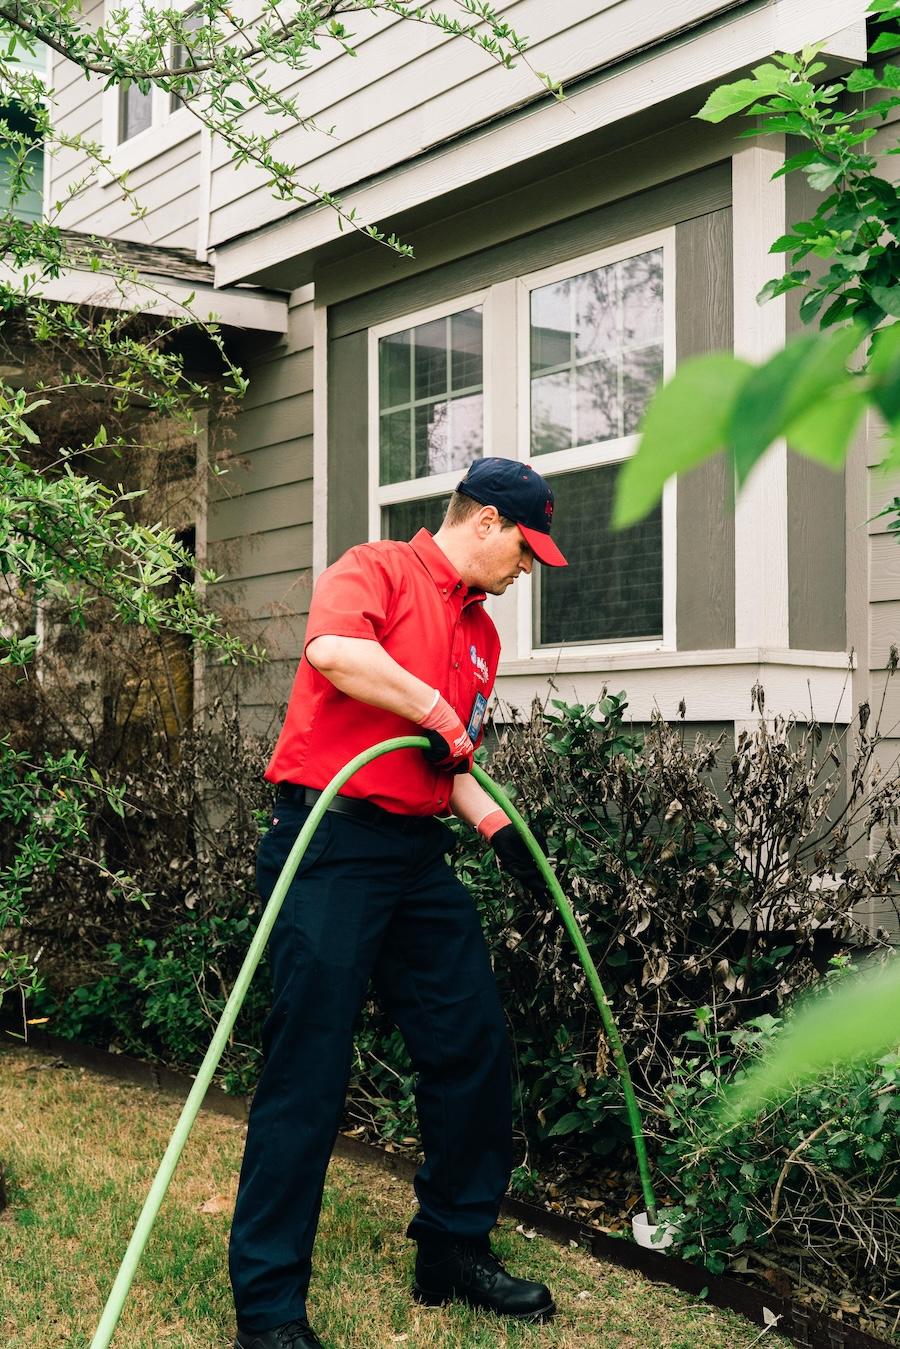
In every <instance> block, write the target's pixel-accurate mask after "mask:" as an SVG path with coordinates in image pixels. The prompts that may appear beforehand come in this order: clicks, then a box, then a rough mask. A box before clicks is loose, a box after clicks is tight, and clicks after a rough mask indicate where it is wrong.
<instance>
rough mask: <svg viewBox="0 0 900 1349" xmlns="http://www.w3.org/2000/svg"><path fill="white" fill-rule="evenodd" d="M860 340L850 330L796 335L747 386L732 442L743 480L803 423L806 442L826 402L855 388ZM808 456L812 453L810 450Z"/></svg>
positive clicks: (731, 432) (740, 400)
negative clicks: (853, 364)
mask: <svg viewBox="0 0 900 1349" xmlns="http://www.w3.org/2000/svg"><path fill="white" fill-rule="evenodd" d="M861 339H862V333H861V332H860V331H859V330H858V329H856V328H852V327H847V328H839V329H836V330H834V331H833V332H826V333H820V332H813V333H804V334H801V335H800V336H798V337H794V338H793V339H792V340H791V341H790V342H788V344H787V345H786V346H785V347H784V349H783V350H782V351H779V352H777V353H776V354H775V355H774V356H773V357H771V359H770V360H768V361H766V363H765V365H762V366H760V367H758V368H757V369H755V370H754V371H753V372H752V374H751V375H750V376H749V378H748V379H747V380H746V381H745V382H744V384H743V385H742V387H741V390H740V392H739V394H738V397H737V398H736V400H735V403H734V406H733V408H732V416H731V421H730V424H729V428H728V431H729V442H730V444H731V449H732V453H733V455H734V463H735V469H736V472H737V476H738V481H739V482H744V481H745V480H746V478H747V475H748V474H749V473H750V470H751V469H752V468H753V466H754V464H755V463H756V461H757V460H758V459H759V457H760V456H761V455H762V454H763V453H764V452H765V451H766V450H767V449H768V448H769V446H770V445H771V444H772V442H773V440H777V439H778V438H779V437H780V436H783V435H786V434H787V432H788V428H789V427H791V426H792V425H793V424H796V423H801V425H802V427H803V434H804V440H805V442H806V436H807V435H808V434H809V432H810V430H812V431H813V432H814V431H815V427H816V425H821V423H816V422H815V420H813V421H810V419H809V414H812V413H813V412H814V409H815V408H816V407H817V406H819V405H820V404H821V403H822V402H823V400H827V399H832V398H836V397H838V396H843V394H842V391H846V392H847V393H849V391H850V389H851V388H854V387H855V380H856V377H855V376H854V375H852V374H850V372H849V371H848V370H847V362H848V360H849V359H850V356H851V355H852V353H853V352H854V351H855V349H856V348H857V346H858V345H859V343H860V341H861ZM808 452H809V451H808Z"/></svg>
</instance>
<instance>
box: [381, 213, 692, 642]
mask: <svg viewBox="0 0 900 1349" xmlns="http://www.w3.org/2000/svg"><path fill="white" fill-rule="evenodd" d="M501 290H502V296H501V294H500V292H501ZM511 292H514V297H513V298H512V299H510V294H511ZM492 316H493V317H492ZM369 352H370V371H371V372H372V373H371V377H370V427H371V431H370V456H369V462H370V474H371V478H370V483H371V492H370V502H371V511H370V537H372V538H378V537H383V538H407V539H408V538H410V537H411V536H412V535H413V533H415V531H416V529H417V528H418V527H419V526H420V525H425V526H426V528H428V529H431V530H434V529H436V528H437V527H438V525H439V524H440V522H441V519H442V516H443V510H444V507H445V505H446V500H447V498H448V496H449V494H450V492H452V490H453V488H454V487H455V486H456V483H457V482H458V480H459V477H460V476H461V473H462V471H464V470H465V468H466V467H467V466H468V464H469V463H470V462H471V461H472V459H474V458H476V457H478V456H480V455H482V454H492V453H498V454H506V455H511V454H514V453H516V452H517V453H518V455H519V457H521V458H522V459H524V460H529V461H530V462H532V463H533V464H534V466H535V467H536V468H537V469H539V470H540V472H541V473H543V474H544V476H545V477H547V478H548V479H549V481H550V482H551V484H552V486H553V490H554V493H555V496H556V512H555V515H554V527H553V535H554V538H555V539H556V540H557V542H558V543H559V544H560V547H561V548H562V550H563V552H564V553H565V554H566V556H567V557H568V558H569V561H570V565H569V566H568V567H567V568H550V567H541V566H536V567H535V569H534V571H533V573H532V576H531V578H530V579H528V578H525V577H522V578H521V579H520V580H519V581H518V582H517V585H516V587H515V598H513V597H512V596H509V597H507V598H505V599H503V600H501V601H499V603H497V604H496V605H495V614H496V616H497V617H498V621H499V620H500V619H502V620H503V621H502V624H501V625H502V627H503V628H504V638H505V641H504V647H505V651H506V653H507V656H508V657H511V658H512V657H515V656H516V655H518V656H519V657H520V658H521V657H531V656H535V655H537V656H539V655H540V654H541V653H542V652H546V653H548V655H549V654H551V653H553V652H555V651H558V650H559V649H560V648H578V649H579V650H581V651H582V652H583V653H584V654H585V655H602V654H603V653H604V652H608V651H609V650H610V649H613V648H614V649H617V650H618V649H633V648H635V647H651V648H660V647H674V644H675V642H674V608H675V605H674V597H675V591H674V583H675V574H674V564H675V550H674V520H675V515H674V508H675V497H674V490H675V489H674V484H673V485H670V487H668V488H667V489H666V493H665V496H664V499H663V502H662V505H661V506H660V507H659V508H657V510H656V511H655V512H654V513H653V514H651V515H650V516H649V517H648V518H647V519H645V520H643V521H641V522H640V524H638V525H636V526H634V527H633V528H632V529H629V530H626V531H624V532H621V533H614V532H613V531H612V529H611V528H610V519H611V514H612V505H613V500H614V495H615V483H616V478H617V476H618V474H619V472H620V471H621V466H622V462H623V461H624V460H625V459H627V458H628V457H629V456H630V455H631V454H633V453H634V450H635V448H636V445H637V430H638V427H639V424H640V420H641V417H642V415H643V413H644V410H645V408H646V406H647V403H648V401H649V399H650V397H651V395H652V393H653V391H654V390H655V389H656V387H657V385H658V384H659V383H660V382H661V380H663V379H664V378H665V377H666V376H667V375H668V374H670V373H671V371H672V369H673V368H674V358H675V353H674V231H664V232H660V233H658V234H655V235H652V236H648V237H647V238H644V239H638V240H634V241H632V242H631V243H630V244H627V245H623V246H620V247H617V248H615V249H606V250H603V251H602V252H598V253H596V254H592V255H590V256H588V257H585V258H582V259H578V260H575V261H573V262H568V263H564V264H560V265H558V266H554V267H552V268H546V269H544V270H542V271H540V272H536V273H534V274H532V275H530V276H525V277H522V278H520V279H519V281H518V282H515V281H513V282H510V283H506V282H502V283H498V286H497V287H496V288H492V289H488V290H487V291H485V292H482V293H481V294H479V295H477V296H468V297H462V298H460V299H458V300H457V301H455V302H453V303H448V304H446V305H444V306H442V307H439V308H436V309H434V310H430V311H426V312H423V313H420V314H411V315H408V316H407V317H406V318H404V319H403V320H398V321H395V322H393V323H391V324H384V325H381V326H380V327H378V328H375V329H372V330H371V332H370V349H369ZM516 352H517V353H518V357H517V366H518V380H517V381H514V380H513V379H512V378H511V377H510V378H506V377H505V375H504V374H503V372H504V371H505V369H507V368H508V366H509V364H510V363H511V362H512V361H513V360H514V359H516V357H515V356H514V353H516ZM486 370H487V371H491V370H494V371H497V372H499V374H500V380H499V382H498V383H497V387H496V389H495V391H494V392H495V393H496V398H495V397H494V396H493V393H492V389H491V387H490V381H488V382H486V379H485V371H486ZM510 376H511V372H510ZM492 421H493V425H492ZM514 431H515V432H517V434H516V435H515V438H514V435H513V432H514ZM491 442H492V443H494V444H498V445H500V444H502V446H503V448H498V449H496V450H492V449H491V448H490V443H491ZM504 615H505V618H504V617H503V616H504ZM511 636H512V638H513V641H512V647H513V649H512V650H511V649H510V637H511Z"/></svg>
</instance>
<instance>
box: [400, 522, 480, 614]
mask: <svg viewBox="0 0 900 1349" xmlns="http://www.w3.org/2000/svg"><path fill="white" fill-rule="evenodd" d="M409 546H410V548H411V549H412V550H413V552H414V553H415V555H416V557H417V558H418V559H419V561H420V562H421V563H422V565H423V566H424V567H425V569H426V571H427V572H428V574H429V576H430V577H431V579H432V580H433V581H434V583H435V585H436V586H437V588H438V592H439V594H440V595H441V596H442V597H443V599H445V600H450V599H453V598H454V596H461V597H462V599H463V602H464V603H465V604H468V603H470V602H471V601H472V600H483V599H486V598H487V597H486V595H485V592H484V591H483V590H467V588H466V584H465V582H464V581H463V580H462V578H461V576H460V574H459V572H458V571H457V570H456V568H455V567H454V566H453V564H452V562H451V561H450V559H449V558H448V556H447V554H446V553H445V552H444V551H443V549H441V548H439V547H438V545H437V544H436V543H435V541H434V539H433V538H432V536H431V535H430V534H429V532H428V530H427V529H420V530H419V532H418V534H415V535H413V537H412V538H411V539H410V541H409Z"/></svg>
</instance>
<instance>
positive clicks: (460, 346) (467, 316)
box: [450, 309, 482, 391]
mask: <svg viewBox="0 0 900 1349" xmlns="http://www.w3.org/2000/svg"><path fill="white" fill-rule="evenodd" d="M481 329H482V323H481V310H480V309H465V310H463V312H462V313H461V314H454V315H453V317H452V318H451V320H450V333H451V344H450V373H451V379H452V381H453V389H454V391H455V390H457V389H469V388H473V387H480V385H481V344H482V332H481Z"/></svg>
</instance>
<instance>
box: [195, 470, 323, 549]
mask: <svg viewBox="0 0 900 1349" xmlns="http://www.w3.org/2000/svg"><path fill="white" fill-rule="evenodd" d="M311 519H312V482H310V481H308V480H307V481H306V482H291V483H285V484H284V485H283V486H282V487H269V488H266V489H265V490H264V491H262V492H251V493H250V494H249V495H247V496H244V495H241V496H236V497H233V498H232V500H231V501H219V502H217V503H216V507H215V510H214V511H211V512H210V520H209V531H208V536H207V537H208V540H209V542H210V543H222V542H223V540H225V539H237V538H239V537H240V536H241V535H243V534H253V533H255V532H256V531H257V530H263V529H264V530H265V531H266V532H267V533H268V532H270V531H271V530H280V529H287V528H289V527H290V526H292V525H295V524H297V522H298V521H300V520H311Z"/></svg>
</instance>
